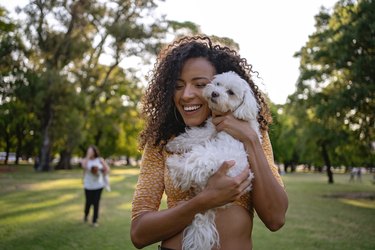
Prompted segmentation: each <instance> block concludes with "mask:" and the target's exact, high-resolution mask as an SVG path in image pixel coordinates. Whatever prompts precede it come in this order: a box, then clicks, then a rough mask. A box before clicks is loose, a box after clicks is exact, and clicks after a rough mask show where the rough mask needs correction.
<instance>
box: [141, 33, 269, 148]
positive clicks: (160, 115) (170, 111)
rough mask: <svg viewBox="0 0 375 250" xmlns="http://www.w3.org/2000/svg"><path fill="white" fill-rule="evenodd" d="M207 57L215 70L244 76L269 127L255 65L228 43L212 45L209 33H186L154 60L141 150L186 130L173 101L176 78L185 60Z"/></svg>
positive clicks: (262, 121) (263, 124)
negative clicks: (254, 75) (254, 77)
mask: <svg viewBox="0 0 375 250" xmlns="http://www.w3.org/2000/svg"><path fill="white" fill-rule="evenodd" d="M197 57H204V58H206V59H207V60H208V61H209V62H211V64H212V65H213V66H214V68H215V69H216V73H217V74H220V73H224V72H227V71H234V72H236V73H237V74H238V75H239V76H241V77H242V78H243V79H245V80H246V81H247V82H248V83H249V85H250V87H251V89H252V90H253V92H254V94H255V96H256V98H257V101H258V104H259V106H260V110H259V113H258V121H259V124H260V127H261V129H262V130H268V125H269V124H270V123H271V115H270V111H269V108H268V105H267V103H266V100H265V98H264V97H263V94H262V93H261V91H260V90H259V89H258V86H256V85H255V84H254V82H253V80H252V79H251V77H252V74H254V73H257V72H254V71H253V70H252V66H251V65H250V64H248V63H247V61H246V59H244V58H241V57H240V56H239V55H238V54H237V52H236V51H234V50H232V49H230V48H229V47H227V46H222V45H219V44H213V43H212V39H211V38H210V37H207V36H186V37H183V38H181V39H179V40H176V41H175V42H173V43H171V44H170V45H169V46H167V47H166V48H164V49H163V50H162V51H161V52H160V54H159V56H158V59H157V61H156V63H155V66H154V70H153V73H152V75H151V79H150V84H149V85H148V87H147V89H146V92H145V95H144V96H143V99H142V114H143V116H144V118H145V121H146V126H145V128H144V130H143V131H142V132H141V134H140V136H139V146H140V149H144V147H145V145H146V143H150V144H152V145H154V146H163V145H165V144H166V142H167V141H168V140H169V139H170V138H171V137H173V136H177V135H178V134H180V133H182V132H184V131H185V128H186V126H185V124H184V123H183V122H182V117H181V115H180V114H179V112H178V111H176V107H175V104H174V101H173V96H174V91H175V86H176V82H177V79H178V78H179V76H180V74H181V71H182V67H183V65H184V63H185V62H186V61H187V60H188V59H190V58H197Z"/></svg>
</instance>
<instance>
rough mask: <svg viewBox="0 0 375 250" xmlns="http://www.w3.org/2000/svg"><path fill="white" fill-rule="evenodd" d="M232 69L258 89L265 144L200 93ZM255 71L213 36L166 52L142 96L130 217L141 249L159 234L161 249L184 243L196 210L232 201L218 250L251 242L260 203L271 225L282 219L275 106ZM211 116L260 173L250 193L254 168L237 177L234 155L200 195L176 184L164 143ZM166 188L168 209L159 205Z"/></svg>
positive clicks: (220, 225) (220, 217)
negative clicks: (272, 127)
mask: <svg viewBox="0 0 375 250" xmlns="http://www.w3.org/2000/svg"><path fill="white" fill-rule="evenodd" d="M226 71H234V72H236V73H237V74H239V75H240V76H241V77H242V78H243V79H245V80H246V81H247V82H248V83H249V85H250V87H251V88H252V90H253V91H254V93H255V94H256V96H257V101H258V103H259V105H260V107H261V108H260V112H259V115H258V120H259V123H260V126H261V129H262V135H263V144H261V143H260V141H259V139H258V136H257V135H256V133H255V132H254V131H253V130H252V129H251V128H250V127H249V126H248V124H247V123H246V122H244V121H241V120H237V119H235V118H234V117H233V116H232V114H231V113H226V114H211V111H210V109H209V108H208V105H207V102H206V101H205V100H204V98H203V97H202V89H203V88H204V87H205V85H206V84H207V83H209V82H210V81H211V79H212V78H213V76H214V75H215V74H220V73H223V72H226ZM251 73H253V72H252V71H251V66H250V65H248V64H247V62H246V60H245V59H241V58H240V57H239V56H238V55H237V53H236V52H235V51H233V50H230V49H229V48H227V47H223V46H220V45H213V44H212V41H211V40H210V38H208V37H200V36H198V37H185V38H182V39H181V40H179V41H176V42H174V43H173V44H171V45H170V46H169V47H167V48H166V49H165V50H163V51H162V52H161V54H160V56H159V58H158V61H157V63H156V65H155V69H154V72H153V76H152V78H151V82H150V85H149V87H148V89H147V91H146V94H145V97H144V100H143V113H144V115H145V117H146V127H145V129H144V131H143V132H142V133H141V135H140V146H141V148H142V149H143V150H144V152H143V159H142V165H141V170H140V175H139V178H138V184H137V187H136V190H135V194H134V198H133V208H132V224H131V239H132V241H133V244H134V245H135V246H136V247H137V248H142V247H144V246H147V245H150V244H152V243H155V242H159V241H161V249H181V246H182V232H183V230H184V228H185V227H186V226H188V225H189V224H190V223H191V222H192V220H193V218H194V215H195V214H196V213H202V212H205V211H206V210H208V209H211V208H215V207H219V206H222V205H224V204H227V203H230V202H234V205H233V206H230V207H229V208H227V209H219V210H218V212H217V213H216V226H217V230H218V232H219V236H220V247H221V248H220V249H234V250H235V249H252V241H251V232H252V226H253V210H254V209H255V211H256V212H257V214H258V216H259V218H260V219H261V220H262V221H263V222H264V224H265V225H266V226H267V227H268V228H269V229H270V230H271V231H276V230H278V229H279V228H281V227H282V226H283V224H284V221H285V213H286V210H287V206H288V199H287V195H286V193H285V191H284V188H283V184H282V181H281V178H280V176H279V174H278V172H277V168H276V166H275V165H274V162H273V155H272V148H271V144H270V141H269V137H268V133H267V130H268V124H269V123H270V120H271V119H270V114H269V110H268V107H267V104H266V103H265V101H264V98H263V97H262V95H261V93H260V91H259V90H258V88H257V86H255V84H254V82H253V81H252V80H251ZM210 115H212V116H213V123H214V124H215V126H216V129H217V131H226V132H227V133H229V134H230V135H232V136H233V137H234V138H236V139H238V140H240V141H242V142H243V144H244V146H245V148H246V150H247V152H248V155H249V166H250V168H251V170H252V171H253V173H254V175H255V179H254V181H253V187H252V189H253V190H252V192H251V193H246V192H245V191H244V190H245V189H246V188H247V187H248V186H249V185H250V183H249V182H248V180H247V177H248V174H249V173H248V172H249V171H247V170H245V171H244V172H243V173H241V174H240V175H238V176H236V177H233V178H232V177H228V176H227V175H226V172H227V170H228V169H229V168H230V167H231V166H233V165H234V164H235V163H234V162H233V161H230V160H231V159H228V161H226V162H224V163H223V164H222V166H221V167H220V169H219V171H218V172H217V173H215V174H214V175H213V176H212V177H211V178H210V179H209V181H208V184H207V187H206V188H205V189H204V190H203V191H202V192H201V193H199V194H198V195H196V196H194V197H192V196H191V195H190V192H183V191H181V190H178V189H177V188H175V187H174V186H173V184H172V180H171V178H170V176H169V174H168V169H167V168H166V167H165V159H166V157H167V153H166V151H165V144H166V143H167V142H168V140H170V139H171V138H173V137H174V136H176V135H178V134H180V133H182V132H184V130H185V128H186V127H192V126H200V125H202V124H203V123H204V121H205V120H206V119H207V118H208V117H209V116H210ZM163 192H165V193H166V195H167V204H168V209H166V210H162V211H158V209H159V205H160V201H161V198H162V195H163Z"/></svg>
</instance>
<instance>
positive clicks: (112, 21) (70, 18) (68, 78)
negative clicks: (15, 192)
mask: <svg viewBox="0 0 375 250" xmlns="http://www.w3.org/2000/svg"><path fill="white" fill-rule="evenodd" d="M155 7H156V3H155V1H151V0H150V1H124V0H122V1H108V2H103V1H88V0H79V1H62V0H61V1H42V0H38V1H33V2H30V3H29V4H28V5H27V6H26V7H25V8H23V12H24V13H25V14H26V15H27V21H26V22H25V24H26V26H25V28H24V29H25V34H26V35H27V39H28V42H29V46H30V48H29V49H30V52H31V55H30V56H29V58H28V59H29V61H30V62H31V65H32V66H31V67H30V68H29V70H31V71H33V72H36V75H37V78H38V79H37V82H38V84H39V85H40V89H39V96H38V99H39V101H40V102H39V103H38V104H39V108H38V111H37V115H38V118H39V120H40V121H41V123H40V129H41V131H40V134H41V139H42V141H41V149H40V168H39V169H40V170H49V169H50V161H51V154H52V150H53V145H54V140H58V139H61V138H56V136H58V135H59V133H57V132H56V131H59V127H60V128H66V127H67V126H66V125H67V124H69V123H71V122H72V121H73V120H71V119H66V117H65V118H64V117H60V116H64V115H63V112H62V113H59V112H57V111H58V110H62V109H63V108H62V106H66V105H68V106H69V103H70V102H69V101H70V100H72V99H75V95H78V96H82V95H85V94H86V95H88V96H89V98H88V99H90V100H86V101H85V102H86V104H88V107H89V108H93V106H96V105H97V104H98V102H101V101H100V100H102V99H103V98H104V99H105V100H106V101H104V103H108V100H107V99H106V97H107V96H109V95H110V92H109V93H107V92H105V91H109V90H110V89H111V84H112V82H111V81H110V79H111V75H112V74H113V73H114V72H115V71H116V69H118V67H119V64H120V62H122V60H123V59H124V58H127V57H130V56H132V55H137V54H139V53H140V54H141V53H145V51H147V50H150V49H151V48H152V47H153V46H156V45H157V43H158V40H157V38H158V36H161V35H162V34H163V32H165V28H164V26H163V25H164V24H163V22H162V20H158V19H155V20H153V21H154V23H153V24H151V25H149V26H146V25H144V23H143V22H142V21H141V20H144V19H145V17H146V16H147V14H150V13H151V14H152V12H153V10H154V9H155ZM103 57H107V60H106V64H108V65H107V66H105V65H103V62H102V59H103ZM69 88H73V89H75V91H76V92H74V91H65V90H67V89H69ZM63 93H69V94H68V95H65V94H63ZM81 93H82V94H81ZM98 100H99V101H98ZM98 105H101V104H98ZM70 107H72V106H70ZM95 108H96V107H95ZM67 109H68V110H69V108H67ZM103 109H105V108H103ZM81 111H82V110H81ZM83 113H88V114H89V113H90V112H86V111H85V110H83ZM97 114H98V113H97ZM71 118H72V119H73V118H74V117H71ZM75 121H76V122H78V121H77V120H75ZM79 129H80V127H79V126H78V127H77V128H76V130H77V131H78V130H79ZM60 131H61V129H60ZM77 131H71V133H72V134H77ZM101 135H102V131H101V130H99V131H97V134H96V141H97V142H99V140H100V137H101ZM62 140H65V141H66V142H67V141H69V139H68V137H67V138H65V139H62ZM70 141H71V140H70ZM76 143H79V142H78V141H77V142H75V143H66V144H65V146H66V147H69V149H64V150H62V151H61V152H67V151H68V152H72V147H74V144H76ZM62 155H69V154H62Z"/></svg>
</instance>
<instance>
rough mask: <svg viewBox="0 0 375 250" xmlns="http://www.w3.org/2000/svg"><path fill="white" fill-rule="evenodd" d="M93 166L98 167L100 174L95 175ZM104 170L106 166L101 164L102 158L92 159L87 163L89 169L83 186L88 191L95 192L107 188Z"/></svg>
mask: <svg viewBox="0 0 375 250" xmlns="http://www.w3.org/2000/svg"><path fill="white" fill-rule="evenodd" d="M93 166H97V167H98V173H97V174H93V173H92V172H91V169H92V168H93ZM103 169H104V166H103V164H102V163H101V162H100V158H95V159H92V160H91V159H90V160H88V161H87V169H86V171H85V175H84V177H83V186H84V188H85V189H88V190H95V189H100V188H103V187H104V186H105V183H104V178H103Z"/></svg>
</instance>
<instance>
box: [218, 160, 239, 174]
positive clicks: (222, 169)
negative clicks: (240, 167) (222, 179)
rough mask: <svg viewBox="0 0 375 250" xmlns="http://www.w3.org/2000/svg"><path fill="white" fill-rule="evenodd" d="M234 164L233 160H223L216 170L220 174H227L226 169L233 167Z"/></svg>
mask: <svg viewBox="0 0 375 250" xmlns="http://www.w3.org/2000/svg"><path fill="white" fill-rule="evenodd" d="M235 164H236V162H235V161H233V160H230V161H224V162H223V164H222V165H221V166H220V168H219V170H218V172H220V173H222V174H225V175H226V174H227V172H228V170H229V169H230V168H231V167H233V166H234V165H235Z"/></svg>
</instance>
